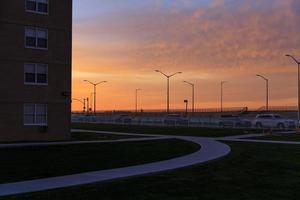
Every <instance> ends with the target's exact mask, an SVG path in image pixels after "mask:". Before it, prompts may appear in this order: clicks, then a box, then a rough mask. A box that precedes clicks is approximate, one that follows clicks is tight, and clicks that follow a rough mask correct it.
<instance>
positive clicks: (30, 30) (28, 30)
mask: <svg viewBox="0 0 300 200" xmlns="http://www.w3.org/2000/svg"><path fill="white" fill-rule="evenodd" d="M25 36H28V37H34V38H35V37H36V30H35V29H33V28H25Z"/></svg>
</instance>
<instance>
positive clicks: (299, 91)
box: [286, 54, 300, 127]
mask: <svg viewBox="0 0 300 200" xmlns="http://www.w3.org/2000/svg"><path fill="white" fill-rule="evenodd" d="M286 56H287V57H290V58H292V59H293V60H294V61H295V63H296V64H297V65H298V123H297V124H298V127H299V123H300V62H299V61H298V60H297V59H296V58H295V57H294V56H292V55H288V54H287V55H286Z"/></svg>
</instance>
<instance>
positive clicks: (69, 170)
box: [0, 139, 200, 183]
mask: <svg viewBox="0 0 300 200" xmlns="http://www.w3.org/2000/svg"><path fill="white" fill-rule="evenodd" d="M199 148H200V147H199V146H198V145H196V144H194V143H191V142H187V141H182V140H177V139H170V140H159V141H140V142H121V143H105V144H80V145H78V144H76V145H56V146H47V147H45V146H43V147H41V146H40V147H18V148H9V149H0V163H1V167H0V169H1V170H0V183H7V182H15V181H20V180H28V179H37V178H44V177H52V176H60V175H67V174H74V173H80V172H87V171H95V170H103V169H111V168H118V167H125V166H131V165H138V164H143V163H150V162H154V161H159V160H166V159H170V158H174V157H178V156H181V155H185V154H189V153H192V152H194V151H196V150H198V149H199Z"/></svg>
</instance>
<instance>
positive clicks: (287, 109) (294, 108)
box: [254, 106, 298, 112]
mask: <svg viewBox="0 0 300 200" xmlns="http://www.w3.org/2000/svg"><path fill="white" fill-rule="evenodd" d="M297 110H298V107H297V106H270V107H269V109H268V111H269V112H293V111H297ZM254 111H257V112H261V111H267V109H266V107H265V106H263V107H260V108H259V109H257V110H254Z"/></svg>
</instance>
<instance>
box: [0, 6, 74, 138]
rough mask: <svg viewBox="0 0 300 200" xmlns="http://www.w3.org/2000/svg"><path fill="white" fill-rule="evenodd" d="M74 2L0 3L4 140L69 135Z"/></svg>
mask: <svg viewBox="0 0 300 200" xmlns="http://www.w3.org/2000/svg"><path fill="white" fill-rule="evenodd" d="M71 58H72V0H0V141H49V140H64V139H68V138H69V136H70V113H71Z"/></svg>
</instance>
